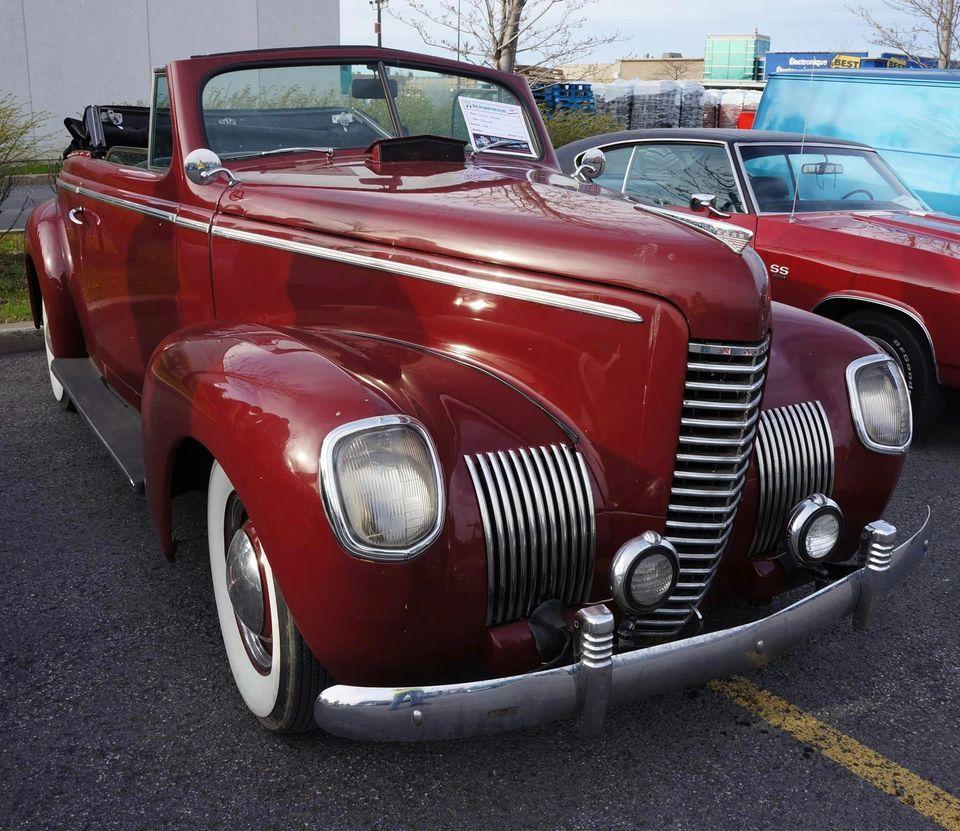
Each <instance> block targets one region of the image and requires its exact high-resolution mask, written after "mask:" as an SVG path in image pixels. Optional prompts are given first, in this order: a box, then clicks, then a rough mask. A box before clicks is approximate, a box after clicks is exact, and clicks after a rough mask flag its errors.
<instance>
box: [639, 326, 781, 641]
mask: <svg viewBox="0 0 960 831" xmlns="http://www.w3.org/2000/svg"><path fill="white" fill-rule="evenodd" d="M768 347H769V342H768V341H764V342H763V343H759V344H754V345H744V344H723V343H696V342H692V343H691V344H690V346H689V356H688V360H687V375H686V380H685V382H684V396H683V410H682V412H681V417H680V438H679V442H678V445H679V446H678V448H677V462H676V468H675V469H674V474H673V486H672V488H671V489H670V506H669V509H668V511H667V529H666V532H665V534H664V536H665V537H666V538H667V539H668V540H670V542H672V543H673V544H674V546H675V547H676V549H677V553H678V554H679V557H680V578H679V580H678V581H677V587H676V589H675V590H674V593H673V594H672V595H671V596H670V599H669V600H668V601H667V602H666V604H664V606H662V607H661V608H659V609H657V610H656V611H655V612H651V613H650V614H648V615H646V616H644V617H643V618H640V619H639V620H637V621H636V623H635V627H636V628H635V630H634V631H635V632H636V634H641V635H651V636H666V635H673V634H675V633H676V632H678V631H679V630H680V629H681V628H682V627H683V626H684V625H685V624H686V622H687V621H688V620H689V619H690V617H691V616H692V615H693V613H694V609H695V608H696V607H697V606H698V605H699V603H700V601H701V600H702V599H703V596H704V595H705V594H706V592H707V589H708V588H709V586H710V582H711V580H712V579H713V576H714V574H715V573H716V570H717V566H718V564H719V562H720V558H721V556H722V555H723V550H724V548H725V547H726V544H727V540H728V539H729V537H730V532H731V531H732V529H733V521H734V519H735V518H736V514H737V507H738V505H739V504H740V493H741V491H742V490H743V481H744V476H745V475H746V471H747V465H748V464H749V459H750V452H751V449H752V447H753V440H754V436H755V435H756V432H757V426H756V425H757V419H758V417H759V413H760V399H761V397H762V396H763V382H764V378H765V375H766V373H765V368H766V366H767V350H768Z"/></svg>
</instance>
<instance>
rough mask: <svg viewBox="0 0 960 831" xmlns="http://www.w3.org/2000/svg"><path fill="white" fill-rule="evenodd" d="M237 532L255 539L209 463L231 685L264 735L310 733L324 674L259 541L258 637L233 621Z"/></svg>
mask: <svg viewBox="0 0 960 831" xmlns="http://www.w3.org/2000/svg"><path fill="white" fill-rule="evenodd" d="M238 531H239V532H240V533H247V532H249V534H251V535H254V537H255V530H254V528H253V522H252V519H251V518H250V517H248V516H247V514H246V512H245V510H244V508H243V506H242V504H241V503H240V501H239V497H238V496H237V493H236V490H235V488H234V487H233V485H232V484H231V482H230V480H229V478H228V477H227V474H226V473H225V472H224V470H223V468H222V467H221V466H220V465H219V463H217V462H214V464H213V468H212V470H211V471H210V483H209V489H208V491H207V541H208V548H209V551H210V575H211V577H212V578H213V594H214V598H215V600H216V605H217V616H218V618H219V621H220V632H221V634H222V635H223V645H224V648H225V649H226V653H227V661H228V662H229V664H230V670H231V672H232V673H233V680H234V683H235V684H236V686H237V690H238V691H239V692H240V696H241V697H242V698H243V702H244V704H246V705H247V708H248V709H249V710H250V712H252V713H253V714H254V715H255V716H256V717H257V718H258V719H259V721H260V723H261V724H262V725H263V726H264V727H266V728H267V729H268V730H271V731H272V732H275V733H293V732H301V731H304V730H310V729H313V728H314V727H315V723H314V721H313V703H314V701H315V700H316V697H317V696H318V695H319V694H320V692H321V691H322V690H323V688H324V687H325V686H327V683H326V673H325V672H324V670H323V668H322V667H321V666H320V664H319V663H317V661H316V659H315V658H314V657H313V654H312V653H311V652H310V650H309V648H308V647H307V645H306V644H305V643H304V642H303V638H302V637H301V636H300V632H299V631H298V630H297V627H296V623H295V622H294V620H293V617H292V615H291V614H290V612H289V610H288V609H287V606H286V603H285V602H284V600H283V596H282V595H281V594H280V591H279V589H278V587H277V585H276V583H275V581H274V579H273V571H272V569H271V568H270V562H269V560H268V558H267V554H266V552H265V551H263V550H262V548H260V547H259V542H258V543H257V545H258V547H257V554H258V556H257V558H256V559H257V561H258V562H259V566H260V582H261V586H262V593H263V610H262V612H263V614H262V619H263V628H262V630H261V632H254V631H253V630H251V629H250V628H249V627H247V626H246V625H245V624H244V623H243V622H242V621H241V620H240V618H239V617H238V616H237V614H236V612H235V610H234V605H233V601H232V600H231V596H230V592H229V590H228V574H227V572H228V568H227V550H228V545H229V540H230V539H232V537H233V535H234V534H236V533H237V532H238ZM263 633H266V634H263Z"/></svg>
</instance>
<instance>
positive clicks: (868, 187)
mask: <svg viewBox="0 0 960 831" xmlns="http://www.w3.org/2000/svg"><path fill="white" fill-rule="evenodd" d="M739 150H740V156H741V157H742V158H743V167H744V172H745V173H746V175H747V181H748V182H749V183H750V189H751V190H752V191H753V195H754V197H755V199H756V201H757V207H758V208H759V210H760V212H761V213H789V212H790V211H792V210H793V209H794V202H796V210H797V212H798V213H800V212H811V211H914V210H923V209H924V205H923V203H922V202H921V201H920V200H919V199H917V197H916V196H914V195H913V194H912V193H911V192H910V191H909V190H907V187H906V185H904V184H903V183H902V182H901V181H900V180H899V179H898V178H897V177H896V175H895V174H894V173H893V171H891V170H890V168H889V167H887V166H886V165H885V164H884V162H883V160H882V159H881V158H880V157H879V156H878V155H877V154H876V153H874V152H873V151H872V150H861V149H859V148H856V147H844V148H837V147H823V146H820V145H815V144H808V145H805V146H804V148H803V152H801V149H800V145H799V144H795V145H794V144H788V145H763V144H759V145H757V144H741V145H740V146H739Z"/></svg>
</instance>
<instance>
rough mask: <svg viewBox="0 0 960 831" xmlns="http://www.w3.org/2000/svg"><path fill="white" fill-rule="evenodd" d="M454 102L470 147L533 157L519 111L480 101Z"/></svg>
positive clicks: (502, 105) (530, 143)
mask: <svg viewBox="0 0 960 831" xmlns="http://www.w3.org/2000/svg"><path fill="white" fill-rule="evenodd" d="M457 100H458V101H459V102H460V112H462V113H463V120H464V121H465V122H466V125H467V131H468V132H469V133H470V143H471V144H472V145H473V146H474V147H476V148H477V150H484V151H488V152H490V153H506V154H508V155H511V156H533V157H536V155H537V154H536V153H535V152H534V150H533V141H532V140H531V138H530V131H529V130H528V129H527V122H526V121H525V120H524V118H523V107H520V106H518V105H517V104H501V103H499V102H497V101H484V100H483V99H482V98H465V97H461V98H458V99H457Z"/></svg>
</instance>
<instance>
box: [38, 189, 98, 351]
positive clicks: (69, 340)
mask: <svg viewBox="0 0 960 831" xmlns="http://www.w3.org/2000/svg"><path fill="white" fill-rule="evenodd" d="M24 256H25V257H26V267H27V287H28V289H29V291H30V310H31V313H32V315H33V325H34V326H36V327H37V328H38V329H39V328H40V326H41V325H42V322H43V318H42V312H41V300H42V301H44V302H45V303H46V307H47V318H48V320H49V321H50V341H51V344H50V345H51V350H52V351H53V354H54V357H57V358H82V357H85V356H86V354H87V348H86V345H85V343H84V340H83V332H82V330H81V329H80V322H79V320H78V319H77V311H76V307H75V306H74V303H73V297H72V295H71V293H70V280H71V276H72V275H73V273H74V264H73V259H72V256H71V254H70V246H69V245H68V244H67V240H66V235H65V233H64V228H63V222H62V221H61V218H60V212H59V210H58V208H57V203H56V201H55V200H51V201H49V202H45V203H44V204H42V205H40V206H39V207H37V208H36V209H35V210H34V211H33V212H32V213H31V214H30V216H29V218H28V219H27V227H26V233H25V235H24Z"/></svg>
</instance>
